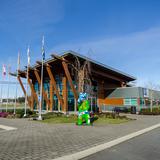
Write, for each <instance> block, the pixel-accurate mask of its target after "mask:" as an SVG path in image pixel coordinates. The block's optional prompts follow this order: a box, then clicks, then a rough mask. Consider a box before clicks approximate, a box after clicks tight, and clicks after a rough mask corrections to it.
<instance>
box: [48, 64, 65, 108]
mask: <svg viewBox="0 0 160 160" xmlns="http://www.w3.org/2000/svg"><path fill="white" fill-rule="evenodd" d="M46 69H47V72H48V75H49V78H50V80H51V81H52V84H53V87H54V90H55V92H56V96H57V98H58V101H59V102H60V104H61V106H62V107H63V100H62V98H61V96H60V94H59V92H58V89H57V85H56V81H55V78H54V76H53V74H52V71H51V68H50V66H49V65H46Z"/></svg>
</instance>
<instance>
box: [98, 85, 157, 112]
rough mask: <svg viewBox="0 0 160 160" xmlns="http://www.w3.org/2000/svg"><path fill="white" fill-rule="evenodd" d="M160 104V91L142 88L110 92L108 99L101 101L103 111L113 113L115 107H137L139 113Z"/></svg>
mask: <svg viewBox="0 0 160 160" xmlns="http://www.w3.org/2000/svg"><path fill="white" fill-rule="evenodd" d="M151 101H152V106H158V105H159V104H160V91H156V90H151V89H147V88H142V87H121V88H116V89H110V90H108V95H107V98H106V99H103V100H101V103H102V104H103V105H102V106H101V108H102V110H103V111H111V110H112V109H113V108H114V107H115V106H118V107H126V108H130V107H131V106H135V107H136V110H137V111H140V109H141V108H150V105H151Z"/></svg>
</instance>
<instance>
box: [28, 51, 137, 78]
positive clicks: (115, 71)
mask: <svg viewBox="0 0 160 160" xmlns="http://www.w3.org/2000/svg"><path fill="white" fill-rule="evenodd" d="M72 55H73V56H76V57H79V58H81V59H84V60H87V61H89V62H91V63H93V64H96V65H98V66H99V67H101V68H102V69H105V70H108V71H110V72H112V73H114V74H117V75H119V76H123V77H125V78H126V79H127V80H128V81H134V80H136V78H135V77H133V76H131V75H129V74H127V73H124V72H122V71H119V70H117V69H115V68H112V67H110V66H108V65H105V64H103V63H101V62H98V61H95V60H93V59H91V58H88V57H86V56H84V55H82V54H79V53H77V52H74V51H72V50H69V51H65V52H63V53H62V54H61V55H60V56H61V57H64V58H66V57H68V56H72ZM56 60H57V59H54V58H49V59H46V60H45V61H44V63H52V62H54V61H56ZM39 66H40V64H35V65H33V66H31V67H32V68H37V67H39Z"/></svg>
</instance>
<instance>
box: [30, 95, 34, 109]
mask: <svg viewBox="0 0 160 160" xmlns="http://www.w3.org/2000/svg"><path fill="white" fill-rule="evenodd" d="M31 110H32V111H33V110H34V96H33V93H31Z"/></svg>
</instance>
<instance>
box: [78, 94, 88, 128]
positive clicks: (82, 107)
mask: <svg viewBox="0 0 160 160" xmlns="http://www.w3.org/2000/svg"><path fill="white" fill-rule="evenodd" d="M89 108H90V105H89V101H88V100H87V93H80V94H79V98H78V111H79V113H78V121H77V124H78V125H82V124H83V122H85V123H86V125H90V114H89V112H88V110H89Z"/></svg>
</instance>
